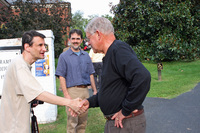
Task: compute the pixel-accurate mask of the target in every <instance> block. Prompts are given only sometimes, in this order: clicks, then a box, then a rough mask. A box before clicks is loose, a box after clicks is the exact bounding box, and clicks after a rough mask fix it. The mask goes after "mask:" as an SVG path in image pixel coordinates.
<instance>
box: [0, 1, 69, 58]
mask: <svg viewBox="0 0 200 133" xmlns="http://www.w3.org/2000/svg"><path fill="white" fill-rule="evenodd" d="M13 5H14V6H13V7H14V8H15V12H16V13H18V14H16V13H14V11H11V12H10V13H9V14H8V13H6V12H4V15H1V16H0V20H2V19H3V18H2V17H3V16H5V15H6V16H8V17H6V19H5V17H4V22H3V21H1V25H3V26H1V29H0V39H4V38H6V39H8V38H18V37H21V36H22V34H23V33H24V32H25V31H28V30H33V29H34V30H46V29H51V30H52V31H53V34H54V36H55V41H54V48H55V56H56V57H58V56H59V54H60V53H61V52H62V49H63V48H64V44H63V35H64V34H66V28H67V27H68V26H70V21H71V5H70V4H69V3H59V2H57V3H52V4H47V3H35V2H34V1H30V0H27V1H25V2H23V1H21V0H17V1H16V2H15V3H14V4H13ZM47 7H50V8H47ZM66 7H68V12H67V15H68V17H67V18H63V16H65V15H66V14H65V13H66ZM0 14H2V9H1V12H0ZM3 23H5V24H3Z"/></svg>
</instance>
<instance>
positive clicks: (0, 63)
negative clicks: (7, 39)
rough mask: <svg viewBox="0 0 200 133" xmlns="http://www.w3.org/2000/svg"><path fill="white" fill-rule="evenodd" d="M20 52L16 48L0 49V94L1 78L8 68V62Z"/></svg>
mask: <svg viewBox="0 0 200 133" xmlns="http://www.w3.org/2000/svg"><path fill="white" fill-rule="evenodd" d="M20 54H21V50H20V49H16V50H0V95H1V94H2V89H3V81H4V80H3V79H4V76H5V73H6V70H7V68H8V65H9V63H10V62H11V60H12V59H13V58H15V57H16V56H17V55H20Z"/></svg>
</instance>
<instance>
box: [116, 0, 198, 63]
mask: <svg viewBox="0 0 200 133" xmlns="http://www.w3.org/2000/svg"><path fill="white" fill-rule="evenodd" d="M112 11H113V13H114V14H115V17H114V19H113V25H114V27H115V34H116V37H117V38H118V39H121V40H123V41H125V42H127V43H128V44H130V45H132V46H133V49H134V50H135V51H136V53H137V54H138V57H139V58H140V59H150V60H153V61H171V60H194V59H198V58H199V57H200V45H199V41H200V38H199V33H200V29H199V14H198V12H199V2H198V1H197V0H196V1H195V0H192V1H189V0H186V1H181V0H168V1H166V0H151V1H141V0H135V1H132V0H121V1H120V4H118V5H117V6H113V7H112Z"/></svg>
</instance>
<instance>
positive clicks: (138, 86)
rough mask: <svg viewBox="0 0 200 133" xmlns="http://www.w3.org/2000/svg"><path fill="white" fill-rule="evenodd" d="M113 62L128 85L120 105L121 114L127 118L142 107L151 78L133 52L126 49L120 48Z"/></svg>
mask: <svg viewBox="0 0 200 133" xmlns="http://www.w3.org/2000/svg"><path fill="white" fill-rule="evenodd" d="M115 60H116V61H115V62H116V66H117V70H118V73H119V74H120V75H121V76H122V79H125V80H126V81H127V83H128V85H129V88H128V92H127V95H126V97H125V99H124V101H123V103H122V114H123V115H125V116H127V115H129V114H130V113H131V112H132V111H133V110H135V109H138V107H140V106H141V105H142V103H143V101H144V99H145V97H146V95H147V93H148V91H149V89H150V81H151V76H150V73H149V71H148V70H147V69H146V68H145V67H144V66H143V64H142V63H141V62H140V61H139V60H138V58H137V56H136V54H135V53H134V51H132V50H130V49H129V48H127V47H122V48H120V50H118V51H117V54H116V56H115Z"/></svg>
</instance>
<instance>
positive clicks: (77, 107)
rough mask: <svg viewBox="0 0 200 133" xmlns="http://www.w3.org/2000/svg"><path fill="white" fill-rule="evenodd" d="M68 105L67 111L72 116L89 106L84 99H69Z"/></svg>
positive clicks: (82, 111) (84, 110)
mask: <svg viewBox="0 0 200 133" xmlns="http://www.w3.org/2000/svg"><path fill="white" fill-rule="evenodd" d="M68 107H69V111H70V112H71V115H72V116H73V117H76V116H77V115H80V114H82V113H84V112H86V111H87V109H88V108H89V102H88V100H86V99H84V100H82V99H80V98H76V99H71V100H70V103H69V105H68Z"/></svg>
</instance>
